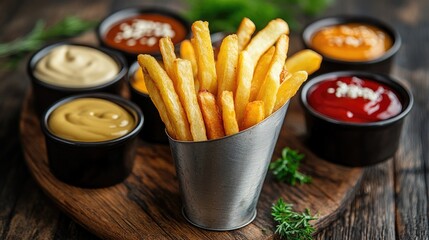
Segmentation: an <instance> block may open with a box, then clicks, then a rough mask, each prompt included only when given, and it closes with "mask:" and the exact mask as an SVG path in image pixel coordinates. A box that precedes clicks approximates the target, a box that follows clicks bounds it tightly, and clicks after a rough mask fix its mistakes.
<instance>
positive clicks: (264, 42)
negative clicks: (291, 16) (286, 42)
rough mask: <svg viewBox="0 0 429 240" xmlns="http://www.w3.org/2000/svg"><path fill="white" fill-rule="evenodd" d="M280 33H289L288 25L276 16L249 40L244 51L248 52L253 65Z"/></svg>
mask: <svg viewBox="0 0 429 240" xmlns="http://www.w3.org/2000/svg"><path fill="white" fill-rule="evenodd" d="M282 34H289V26H288V25H287V23H286V22H285V21H284V20H282V19H279V18H277V19H274V20H271V21H270V22H269V23H268V25H267V26H266V27H265V28H264V29H262V30H261V31H259V32H258V33H257V34H256V36H254V37H253V38H252V40H250V43H249V44H248V45H247V47H246V51H248V52H249V56H250V58H251V59H252V60H253V66H255V65H256V63H257V62H258V60H259V58H260V57H261V56H262V54H264V52H266V51H267V50H268V48H270V47H271V46H272V45H273V44H274V43H275V42H276V41H277V39H278V38H279V37H280V35H282Z"/></svg>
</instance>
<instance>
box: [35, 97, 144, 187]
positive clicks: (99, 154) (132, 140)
mask: <svg viewBox="0 0 429 240" xmlns="http://www.w3.org/2000/svg"><path fill="white" fill-rule="evenodd" d="M79 98H100V99H105V100H108V101H111V102H113V103H116V104H118V105H119V106H121V107H122V108H124V109H126V110H127V111H128V112H129V113H130V115H131V116H133V117H134V120H135V123H136V124H135V127H134V128H133V130H131V131H130V132H129V133H127V134H125V135H124V136H121V137H119V138H116V139H112V140H107V141H102V142H81V141H72V140H67V139H64V138H61V137H58V136H56V135H55V134H54V133H53V132H51V130H50V129H49V125H48V120H49V117H50V115H51V113H52V112H53V111H54V110H55V109H57V108H58V107H59V106H61V105H63V104H65V103H67V102H70V101H72V100H75V99H79ZM142 126H143V114H142V112H141V111H140V109H139V108H138V107H137V106H136V105H135V104H134V103H132V102H130V101H128V100H126V99H124V98H122V97H119V96H116V95H112V94H106V93H95V94H81V95H74V96H71V97H67V98H64V99H62V100H60V101H58V102H56V103H55V104H54V105H52V106H51V107H50V108H49V109H48V110H47V111H46V112H45V113H44V114H43V118H42V121H41V127H42V130H43V133H44V135H45V141H46V149H47V153H48V160H49V167H50V170H51V172H52V173H53V174H54V175H55V176H56V177H57V178H58V179H59V180H61V181H63V182H65V183H68V184H71V185H74V186H78V187H85V188H99V187H108V186H112V185H114V184H117V183H120V182H122V181H123V180H124V179H125V178H126V177H127V176H128V175H129V174H130V172H131V170H132V168H133V164H134V157H135V153H136V145H137V140H138V138H137V135H138V134H139V132H140V130H141V128H142Z"/></svg>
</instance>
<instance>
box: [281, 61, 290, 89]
mask: <svg viewBox="0 0 429 240" xmlns="http://www.w3.org/2000/svg"><path fill="white" fill-rule="evenodd" d="M291 76H292V74H291V73H290V72H289V71H288V70H287V68H286V64H285V65H283V69H282V72H281V73H280V84H281V83H282V82H284V81H285V80H287V79H288V78H290V77H291Z"/></svg>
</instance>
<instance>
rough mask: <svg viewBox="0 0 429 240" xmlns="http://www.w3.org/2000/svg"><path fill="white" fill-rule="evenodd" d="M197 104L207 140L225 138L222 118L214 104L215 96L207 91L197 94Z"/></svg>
mask: <svg viewBox="0 0 429 240" xmlns="http://www.w3.org/2000/svg"><path fill="white" fill-rule="evenodd" d="M198 103H199V104H200V108H201V112H202V113H203V117H204V123H205V126H206V130H207V138H208V139H216V138H221V137H223V136H225V131H224V129H223V124H222V116H221V115H220V112H219V108H218V106H217V104H216V99H215V96H214V95H213V94H212V93H210V92H209V91H207V90H204V91H200V92H199V93H198Z"/></svg>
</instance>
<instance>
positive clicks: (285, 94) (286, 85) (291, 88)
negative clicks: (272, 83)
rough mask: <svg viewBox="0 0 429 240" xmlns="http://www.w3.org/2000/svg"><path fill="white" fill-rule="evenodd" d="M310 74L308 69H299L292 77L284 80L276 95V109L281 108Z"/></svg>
mask: <svg viewBox="0 0 429 240" xmlns="http://www.w3.org/2000/svg"><path fill="white" fill-rule="evenodd" d="M307 77H308V74H307V72H306V71H298V72H295V73H293V74H292V76H291V77H290V78H288V79H287V80H285V81H284V82H282V84H281V85H280V88H279V90H278V92H277V96H276V104H275V106H274V111H276V110H277V109H279V108H281V106H283V105H284V104H285V103H286V102H287V101H288V100H289V99H290V98H291V97H292V96H293V95H295V93H296V92H297V91H298V89H299V87H300V86H301V84H302V83H303V82H305V80H307Z"/></svg>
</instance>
